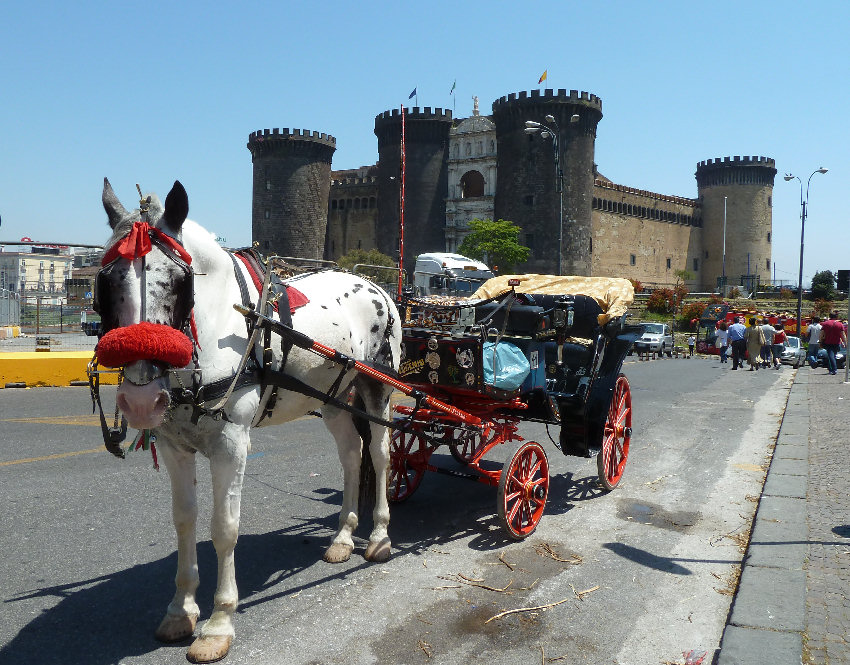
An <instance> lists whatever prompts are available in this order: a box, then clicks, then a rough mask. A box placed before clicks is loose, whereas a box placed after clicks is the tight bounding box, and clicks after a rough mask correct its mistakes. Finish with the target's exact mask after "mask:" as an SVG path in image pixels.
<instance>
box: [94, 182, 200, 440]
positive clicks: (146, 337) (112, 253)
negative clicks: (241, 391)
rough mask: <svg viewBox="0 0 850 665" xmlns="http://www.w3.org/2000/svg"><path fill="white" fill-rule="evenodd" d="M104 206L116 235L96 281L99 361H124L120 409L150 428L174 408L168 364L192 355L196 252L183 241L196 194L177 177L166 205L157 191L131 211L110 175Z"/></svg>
mask: <svg viewBox="0 0 850 665" xmlns="http://www.w3.org/2000/svg"><path fill="white" fill-rule="evenodd" d="M103 207H104V209H105V210H106V215H107V218H108V220H109V226H110V228H111V229H112V237H111V238H110V240H109V242H108V243H107V246H106V251H105V252H104V255H103V260H102V262H101V266H102V267H101V269H100V271H99V272H98V274H97V278H96V280H95V302H94V309H95V310H96V311H97V312H98V313H99V314H100V316H101V321H102V324H101V325H102V336H101V338H100V340H99V341H98V345H97V357H98V362H100V364H102V365H104V366H106V367H123V370H124V381H123V382H122V384H121V386H120V388H119V390H118V396H117V404H118V407H119V408H120V409H121V411H122V412H123V413H124V415H125V417H126V418H127V422H128V423H129V424H130V426H131V427H135V428H137V429H148V428H152V427H156V426H158V425H160V424H161V423H162V421H163V418H164V416H165V413H166V410H167V408H168V407H169V406H170V385H169V378H168V370H169V369H171V368H175V367H178V368H179V367H184V366H186V365H188V364H189V362H190V361H191V359H192V350H193V345H192V341H191V340H190V339H189V337H188V336H187V334H186V333H187V332H189V330H190V327H191V326H190V322H191V321H192V308H193V302H194V295H193V292H194V285H193V272H192V268H191V262H192V257H191V256H190V255H189V253H188V252H187V251H186V250H185V249H184V247H183V245H182V242H181V241H182V233H181V231H182V227H183V222H184V221H185V220H186V216H187V215H188V213H189V199H188V197H187V195H186V190H185V189H183V185H181V184H180V182H177V181H175V183H174V186H173V187H172V188H171V191H170V192H169V193H168V196H167V197H166V199H165V207H163V206H162V204H161V203H160V201H159V199H158V198H156V196H155V195H150V196H148V197H146V198H145V197H143V198H141V200H140V203H139V208H137V209H134V210H132V211H129V212H128V211H127V210H126V209H125V208H124V206H123V205H121V202H120V201H119V200H118V197H117V196H116V195H115V192H114V191H113V190H112V186H111V185H110V184H109V181H108V180H107V179H105V178H104V181H103Z"/></svg>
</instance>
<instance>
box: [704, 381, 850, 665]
mask: <svg viewBox="0 0 850 665" xmlns="http://www.w3.org/2000/svg"><path fill="white" fill-rule="evenodd" d="M848 423H850V385H848V384H845V383H844V370H839V372H838V376H829V375H828V374H827V371H826V369H823V368H820V369H816V370H812V369H810V368H808V367H802V368H801V369H799V370H798V371H797V375H796V378H795V380H794V384H793V386H792V388H791V392H790V395H789V397H788V404H787V408H786V410H785V416H784V418H783V421H782V426H781V427H780V430H779V436H778V438H777V442H776V449H775V451H774V454H773V460H772V462H771V465H770V469H769V470H768V474H767V479H766V481H765V484H764V489H763V491H762V496H761V500H760V502H759V507H758V512H757V513H756V519H755V522H754V524H753V531H752V535H751V537H750V544H749V548H748V549H747V554H746V557H745V558H744V566H743V569H742V571H741V581H740V584H739V586H738V591H737V594H736V595H735V600H734V602H733V605H732V611H731V613H730V616H729V619H728V623H727V625H726V629H725V631H724V633H723V640H722V642H721V648H720V654H719V657H718V659H717V663H718V665H755V664H760V663H770V664H771V665H786V664H787V665H799V664H800V663H801V662H802V663H804V664H805V665H845V664H848V665H850V437H848V432H847V430H848Z"/></svg>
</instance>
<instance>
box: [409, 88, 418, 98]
mask: <svg viewBox="0 0 850 665" xmlns="http://www.w3.org/2000/svg"><path fill="white" fill-rule="evenodd" d="M414 97H416V88H414V89H413V92H411V93H410V94H409V95H408V96H407V98H408V99H413V98H414Z"/></svg>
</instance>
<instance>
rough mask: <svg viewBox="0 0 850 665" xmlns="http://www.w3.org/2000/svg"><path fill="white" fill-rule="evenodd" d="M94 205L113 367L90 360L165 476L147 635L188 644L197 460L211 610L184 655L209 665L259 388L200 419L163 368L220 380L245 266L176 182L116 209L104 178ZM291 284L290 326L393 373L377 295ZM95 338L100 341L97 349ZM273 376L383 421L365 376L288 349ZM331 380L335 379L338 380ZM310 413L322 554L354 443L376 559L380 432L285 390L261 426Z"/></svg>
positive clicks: (391, 335) (352, 485)
mask: <svg viewBox="0 0 850 665" xmlns="http://www.w3.org/2000/svg"><path fill="white" fill-rule="evenodd" d="M103 205H104V208H105V209H106V213H107V216H108V218H109V226H110V227H111V228H112V231H113V233H112V237H111V239H110V241H109V243H108V244H107V249H106V252H105V254H104V262H103V263H104V265H103V268H102V269H101V273H100V274H99V276H98V278H97V285H96V286H97V294H96V299H97V305H98V308H99V310H100V312H101V315H102V321H103V327H104V329H105V330H106V331H107V333H106V335H104V336H103V337H102V338H101V340H100V342H99V344H98V358H99V359H100V356H101V352H103V353H104V354H106V355H110V356H111V357H112V362H111V364H108V363H105V362H101V364H105V365H107V366H121V367H123V372H124V380H123V383H122V384H121V386H120V388H119V391H118V395H117V402H118V406H119V407H120V409H121V411H122V412H123V414H124V416H125V417H126V418H127V421H128V423H129V425H130V426H131V427H134V428H137V429H140V430H147V431H148V432H150V433H152V434H154V435H155V442H156V446H157V448H158V450H159V453H160V455H161V457H162V459H163V460H164V463H165V466H166V468H167V470H168V474H169V477H170V480H171V489H172V509H173V518H174V526H175V529H176V531H177V576H176V587H177V589H176V593H175V594H174V598H173V599H172V601H171V603H170V604H169V605H168V609H167V612H166V614H165V617H164V618H163V620H162V623H161V624H160V625H159V628H157V630H156V637H157V638H159V639H160V640H163V641H166V642H175V641H179V640H184V639H186V638H188V637H190V636H192V635H193V633H194V631H195V628H196V623H197V620H198V617H199V614H200V610H199V608H198V605H197V603H196V601H195V591H196V589H197V587H198V579H199V578H198V563H197V555H196V535H195V529H196V519H197V502H196V496H195V454H196V453H198V452H200V453H201V454H202V455H204V456H205V457H207V458H208V459H209V462H210V470H211V474H212V485H213V514H212V541H213V545H214V546H215V550H216V553H217V555H218V582H217V586H216V591H215V606H214V608H213V611H212V614H211V616H210V618H209V620H208V621H206V623H204V624H203V626H202V627H201V629H200V631H199V635H198V637H197V638H196V639H195V641H194V642H193V643H192V645H191V647H190V648H189V651H188V653H187V658H188V659H189V660H190V661H192V662H212V661H215V660H219V659H221V658H223V657H224V656H225V655H226V654H227V652H228V650H229V648H230V645H231V642H232V639H233V636H234V629H233V622H232V616H233V612H234V611H235V610H236V607H237V603H238V593H237V588H236V575H235V568H234V548H235V546H236V539H237V536H238V533H239V512H240V498H241V492H242V480H243V474H244V471H245V460H246V456H247V454H248V451H249V448H250V430H251V427H252V423H255V418H256V417H257V414H258V410H259V409H261V408H263V409H264V410H266V409H267V405H266V404H265V401H266V397H267V393H263V394H261V386H260V385H258V384H256V383H249V384H248V385H239V384H237V387H236V389H235V390H233V392H232V393H231V394H230V395H229V398H228V399H227V401H226V403H225V404H223V405H222V406H221V408H220V409H217V410H216V412H215V413H212V412H207V411H205V410H204V408H203V406H204V405H201V407H200V408H199V407H198V404H197V395H195V396H194V397H191V398H188V401H186V399H187V398H185V396H186V395H187V394H189V393H191V390H190V391H189V393H187V391H186V390H184V388H185V387H187V386H186V382H185V381H179V382H177V381H176V377H177V374H176V373H175V372H174V371H173V370H175V363H176V364H178V365H180V364H183V365H187V366H188V368H190V369H195V370H199V371H196V372H195V373H194V376H196V377H197V376H199V377H200V384H203V385H209V384H212V383H215V382H218V385H221V384H222V383H224V384H229V383H230V380H231V379H232V378H233V377H234V376H236V373H237V370H238V369H239V368H240V364H241V362H242V359H243V355H246V349H247V347H248V344H249V335H248V327H247V325H246V320H245V318H244V317H243V316H242V315H240V314H239V313H238V312H237V311H235V310H234V308H233V307H232V305H233V304H234V303H240V302H242V300H241V296H240V286H239V281H238V279H237V274H236V270H239V271H241V272H242V273H243V276H244V277H245V282H247V285H248V289H249V290H250V297H251V302H254V303H256V302H257V300H258V292H257V290H256V288H255V287H254V284H253V282H252V280H251V278H250V276H249V275H248V273H247V270H246V269H245V267H244V266H243V265H241V264H240V265H239V266H238V267H235V266H234V261H233V260H232V257H231V256H230V255H229V253H228V252H227V251H225V250H224V249H223V248H221V247H220V246H219V245H218V244H217V243H216V241H215V239H214V238H213V236H212V234H210V233H209V232H208V231H206V230H204V229H203V228H202V227H201V226H200V225H198V224H196V223H195V222H192V221H190V220H187V219H186V217H187V214H188V211H189V204H188V198H187V196H186V191H185V190H184V189H183V186H182V185H181V184H180V183H179V182H175V183H174V186H173V188H172V189H171V191H170V192H169V194H168V196H167V198H166V200H165V206H164V208H163V206H162V205H161V204H160V202H159V200H158V199H156V197H155V196H151V197H148V198H147V199H146V200H145V199H142V201H141V203H140V207H139V209H136V210H133V211H127V210H126V209H125V208H124V207H123V206H122V205H121V203H120V202H119V201H118V198H117V197H116V196H115V193H114V192H113V190H112V187H111V186H110V185H109V182H108V181H107V180H105V179H104V189H103ZM297 289H298V291H300V292H301V293H303V294H304V295H305V296H306V298H307V299H308V300H309V302H308V303H307V304H306V305H304V306H303V307H301V308H299V309H297V310H295V312H294V313H293V314H292V319H293V327H294V328H295V329H296V330H298V331H300V332H301V333H303V334H304V335H306V336H308V337H309V338H311V339H315V340H317V341H320V342H321V343H322V344H324V345H325V346H328V347H331V348H333V349H336V350H338V351H340V352H341V353H344V354H346V355H348V356H350V357H351V358H353V359H354V360H358V361H365V362H367V363H369V362H371V363H377V364H379V365H381V366H385V367H388V368H393V369H398V364H399V357H400V351H399V344H400V341H401V323H400V320H399V315H398V311H397V310H396V307H395V305H394V304H393V302H392V300H391V298H390V297H389V296H388V295H387V294H386V293H385V292H384V291H383V290H381V289H379V288H378V287H377V286H375V285H374V284H372V283H371V282H369V281H368V280H365V279H362V278H361V277H358V276H356V275H352V274H349V273H344V272H339V271H324V272H317V273H314V274H310V275H308V276H306V277H304V278H301V279H298V281H297ZM190 331H191V332H190ZM187 332H188V333H189V335H190V336H191V337H193V338H194V339H193V340H192V341H191V342H190V341H189V338H188V337H187V336H186V334H184V333H187ZM272 340H273V343H272V344H271V345H270V346H271V347H272V348H273V350H274V351H273V352H274V358H273V359H272V364H273V365H274V366H276V367H279V366H280V364H281V356H282V350H281V343H280V342H281V340H280V338H279V337H277V335H273V336H272ZM106 342H109V343H110V344H111V346H109V347H108V348H107V346H108V345H107V344H106ZM256 346H257V349H255V350H254V352H253V353H252V354H251V355H254V356H255V358H256V362H257V363H260V361H261V358H260V354H261V349H260V348H259V347H261V346H262V345H261V344H257V345H256ZM102 347H103V348H102ZM177 349H180V351H177ZM107 350H109V354H107ZM190 358H191V359H190ZM285 372H286V374H288V375H291V376H293V377H296V378H297V379H300V380H301V381H302V382H303V383H305V384H307V385H309V386H312V387H314V388H317V389H319V390H321V391H323V392H324V391H333V390H334V388H335V387H336V388H337V390H336V393H337V394H338V395H339V396H341V397H340V398H341V399H345V396H347V395H353V396H354V397H353V399H354V401H355V403H357V404H359V405H361V406H362V407H363V410H364V411H365V412H366V413H368V414H369V415H370V416H372V417H374V418H376V419H377V420H379V421H380V420H383V421H387V420H388V419H389V415H390V407H389V399H390V393H391V392H392V388H391V387H388V386H387V385H385V384H383V383H381V382H379V381H376V380H375V379H373V378H370V377H369V376H366V375H364V374H362V373H360V372H356V371H353V370H346V369H345V367H343V368H340V366H339V365H338V364H334V363H332V362H329V361H328V360H327V359H326V358H322V357H319V356H317V355H316V354H314V353H311V352H309V351H307V350H304V349H301V348H299V347H297V346H296V347H293V348H292V349H291V351H290V352H289V354H288V357H287V358H286V360H285ZM341 372H345V374H344V376H343V377H342V381H341V382H340V381H339V378H340V374H341ZM183 374H184V375H185V374H187V373H186V372H185V371H184V372H183ZM188 374H189V375H191V373H188ZM175 383H179V384H180V385H175ZM195 387H197V385H196V386H195ZM350 390H351V392H350ZM181 395H183V401H182V402H181V397H180V396H181ZM221 397H222V398H223V397H224V395H222V396H221ZM207 403H209V400H208V402H207ZM313 410H319V411H320V412H321V414H322V418H323V421H324V423H325V425H326V426H327V428H328V430H330V432H331V434H332V435H333V437H334V439H335V440H336V444H337V450H338V453H339V459H340V461H341V463H342V467H343V471H344V487H343V500H342V509H341V511H340V515H339V526H338V529H337V531H336V534H335V535H334V537H333V539H332V542H331V544H330V546H329V547H328V549H327V550H326V551H325V554H324V559H325V560H326V561H329V562H340V561H345V560H347V559H348V558H349V556H350V554H351V552H352V550H353V548H354V541H353V538H352V534H353V532H354V530H355V528H356V527H357V519H358V518H357V515H358V505H357V504H358V485H359V481H360V463H361V448H362V446H363V445H364V439H369V441H368V448H369V452H370V454H371V460H372V464H373V466H374V469H375V472H376V476H377V483H376V488H375V508H374V511H373V520H374V528H373V530H372V533H371V534H370V536H369V543H368V546H367V548H366V551H365V554H364V556H365V558H366V559H367V560H370V561H386V560H387V559H388V558H389V556H390V539H389V536H388V533H387V527H388V524H389V507H388V504H387V497H386V486H387V467H388V464H389V433H388V431H387V428H386V427H385V426H384V425H382V424H380V422H375V421H370V422H369V423H368V426H366V424H365V423H366V420H365V419H363V418H358V416H356V415H355V414H352V413H350V412H348V411H346V410H344V409H343V408H340V407H339V406H333V405H329V404H323V403H322V402H321V401H320V400H318V399H317V398H316V397H315V396H314V397H308V396H306V395H304V394H301V393H298V392H291V391H285V390H281V393H280V395H279V396H278V398H277V400H276V403H275V405H274V407H273V409H272V410H271V412H270V415H269V414H267V415H269V417H268V418H266V419H265V420H264V421H263V424H279V423H284V422H287V421H290V420H293V419H295V418H298V417H300V416H302V415H304V414H306V413H308V412H310V411H313ZM358 432H363V433H364V436H363V437H361V435H360V433H358Z"/></svg>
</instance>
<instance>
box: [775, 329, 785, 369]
mask: <svg viewBox="0 0 850 665" xmlns="http://www.w3.org/2000/svg"><path fill="white" fill-rule="evenodd" d="M774 329H775V330H776V332H775V333H773V366H774V367H775V368H776V369H779V368H780V367H782V351H783V350H784V349H785V340H787V339H788V337H787V336H786V335H785V328H783V327H782V324H781V323H777V324H776V326H774Z"/></svg>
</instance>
